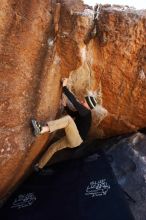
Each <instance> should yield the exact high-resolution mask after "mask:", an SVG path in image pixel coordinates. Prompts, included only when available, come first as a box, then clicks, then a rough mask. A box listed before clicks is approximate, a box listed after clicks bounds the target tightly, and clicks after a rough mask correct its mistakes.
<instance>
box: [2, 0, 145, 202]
mask: <svg viewBox="0 0 146 220" xmlns="http://www.w3.org/2000/svg"><path fill="white" fill-rule="evenodd" d="M145 28H146V11H145V10H143V11H136V10H134V9H129V8H125V7H118V6H116V7H111V6H108V5H107V6H104V7H102V6H99V7H96V8H95V10H93V9H91V8H90V7H89V6H87V5H83V3H82V1H77V0H60V1H55V0H54V1H51V0H44V1H41V0H38V1H33V0H29V1H28V0H19V1H16V0H1V1H0V91H1V97H0V130H1V136H0V170H1V173H0V197H1V198H3V197H4V196H5V195H6V194H7V193H8V192H9V191H11V189H12V188H13V187H14V186H15V185H16V183H18V182H19V181H20V179H21V178H22V177H23V176H25V174H26V173H27V172H28V171H29V170H30V167H31V166H32V164H33V163H34V162H35V159H36V158H37V156H38V155H39V154H40V153H41V152H42V150H43V149H44V148H45V146H46V144H47V143H48V141H50V140H51V136H49V135H48V134H44V135H42V136H41V137H38V138H34V137H33V135H32V131H31V125H30V121H31V119H32V118H36V119H38V120H41V121H46V120H51V119H55V118H56V117H57V115H58V116H59V115H60V110H61V108H60V98H61V85H60V79H61V78H62V77H69V87H70V88H71V89H72V91H73V92H74V93H75V94H76V95H77V96H78V98H79V99H82V98H83V97H84V95H85V94H86V93H87V91H90V90H92V91H94V94H95V96H96V98H97V100H98V103H99V104H100V105H102V106H104V108H106V109H107V111H108V116H107V117H106V118H105V119H104V120H103V121H102V123H100V125H99V121H100V118H99V117H98V115H96V113H95V112H94V120H93V126H92V129H91V136H96V137H97V136H98V137H108V136H112V135H116V134H122V133H127V132H131V131H135V130H137V129H139V128H142V127H145V126H146V105H145V102H146V95H145V94H146V78H145V77H146V76H145V73H146V65H145V54H146V53H145V52H146V47H145Z"/></svg>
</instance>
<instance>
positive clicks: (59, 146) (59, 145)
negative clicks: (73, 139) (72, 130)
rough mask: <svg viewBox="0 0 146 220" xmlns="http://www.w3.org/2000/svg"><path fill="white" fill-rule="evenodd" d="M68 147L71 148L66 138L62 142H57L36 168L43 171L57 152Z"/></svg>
mask: <svg viewBox="0 0 146 220" xmlns="http://www.w3.org/2000/svg"><path fill="white" fill-rule="evenodd" d="M67 147H70V144H69V142H68V140H67V138H66V137H63V138H61V139H60V140H58V141H56V142H55V143H54V144H52V145H51V146H50V147H49V148H48V150H47V151H46V152H45V153H44V155H43V156H42V158H41V159H40V161H39V162H38V164H36V166H37V167H38V168H39V169H42V168H43V167H44V166H45V165H46V164H47V162H48V161H49V160H50V159H51V157H52V156H53V155H54V154H55V153H56V152H57V151H59V150H62V149H64V148H67Z"/></svg>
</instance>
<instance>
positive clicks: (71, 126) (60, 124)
mask: <svg viewBox="0 0 146 220" xmlns="http://www.w3.org/2000/svg"><path fill="white" fill-rule="evenodd" d="M47 125H48V127H49V131H50V132H53V131H56V130H58V129H62V128H64V129H65V133H66V138H67V140H68V142H69V144H70V146H72V147H77V146H79V145H80V144H81V143H82V142H83V140H82V138H81V137H80V134H79V131H78V129H77V126H76V124H75V122H74V120H73V119H72V118H71V117H70V116H69V115H66V116H64V117H62V118H60V119H57V120H54V121H49V122H47Z"/></svg>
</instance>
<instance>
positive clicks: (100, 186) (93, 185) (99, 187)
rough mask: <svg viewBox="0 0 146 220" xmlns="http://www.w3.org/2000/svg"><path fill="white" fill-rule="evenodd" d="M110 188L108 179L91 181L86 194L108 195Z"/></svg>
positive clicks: (95, 195)
mask: <svg viewBox="0 0 146 220" xmlns="http://www.w3.org/2000/svg"><path fill="white" fill-rule="evenodd" d="M109 189H110V185H109V184H108V183H107V181H106V179H101V180H98V181H91V182H90V184H89V185H88V186H87V188H86V192H85V195H86V196H91V197H97V196H106V194H107V192H108V191H109Z"/></svg>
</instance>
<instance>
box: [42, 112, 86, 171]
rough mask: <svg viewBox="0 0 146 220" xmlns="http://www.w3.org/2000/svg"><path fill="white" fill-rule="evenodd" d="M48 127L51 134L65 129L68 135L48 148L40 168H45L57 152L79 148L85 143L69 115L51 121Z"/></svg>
mask: <svg viewBox="0 0 146 220" xmlns="http://www.w3.org/2000/svg"><path fill="white" fill-rule="evenodd" d="M47 125H48V127H49V130H50V132H53V131H56V130H58V129H62V128H64V129H65V134H66V135H65V136H64V137H63V138H61V139H60V140H58V141H56V142H55V143H54V144H52V145H51V146H50V147H49V148H48V150H47V151H46V152H45V154H44V155H43V156H42V158H41V160H40V161H39V163H38V166H39V168H43V167H44V166H45V165H46V163H47V162H48V161H49V160H50V158H51V157H52V156H53V155H54V153H56V152H57V151H59V150H61V149H63V148H67V147H69V148H74V147H77V146H79V145H80V144H81V143H82V142H83V140H82V138H81V137H80V134H79V132H78V129H77V127H76V124H75V122H74V120H73V119H72V118H71V117H70V116H69V115H67V116H64V117H62V118H60V119H58V120H54V121H50V122H48V123H47Z"/></svg>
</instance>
